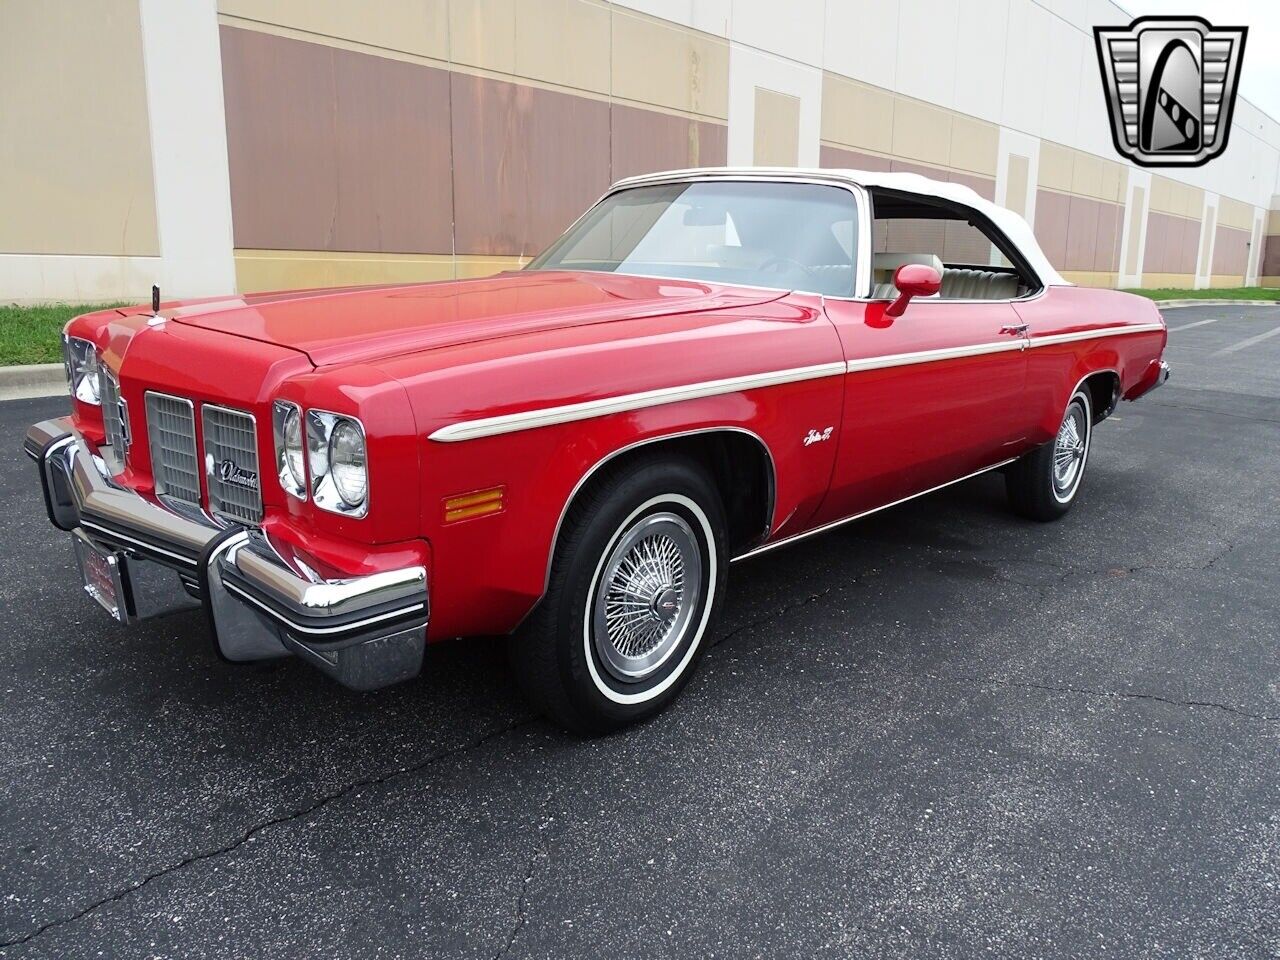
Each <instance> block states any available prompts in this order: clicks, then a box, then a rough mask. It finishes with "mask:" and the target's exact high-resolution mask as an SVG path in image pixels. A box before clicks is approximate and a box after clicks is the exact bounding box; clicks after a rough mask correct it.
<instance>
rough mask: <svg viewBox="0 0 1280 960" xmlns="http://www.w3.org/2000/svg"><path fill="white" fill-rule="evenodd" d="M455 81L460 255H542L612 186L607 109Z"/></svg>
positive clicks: (485, 82) (486, 82)
mask: <svg viewBox="0 0 1280 960" xmlns="http://www.w3.org/2000/svg"><path fill="white" fill-rule="evenodd" d="M450 79H451V82H452V100H451V102H452V119H453V146H454V152H455V155H456V157H457V158H458V162H457V164H456V167H455V176H454V202H455V203H456V205H457V227H456V231H457V233H456V241H457V250H458V252H459V253H478V254H506V255H529V254H536V253H538V252H540V251H541V250H542V249H543V248H544V247H546V246H547V245H548V244H549V243H550V242H551V241H552V240H554V239H555V238H556V237H557V236H558V235H559V234H560V233H561V231H563V230H564V228H565V227H567V226H568V225H569V224H570V223H572V222H573V221H574V220H575V219H576V218H577V217H578V215H579V214H581V213H582V211H584V210H585V209H586V208H587V206H588V205H589V204H590V203H591V202H592V201H594V200H595V199H596V198H597V197H599V196H600V194H601V193H603V192H604V190H605V188H606V187H607V186H608V185H609V152H610V150H609V104H607V103H605V102H603V101H599V100H594V99H589V98H587V97H578V96H572V95H569V94H563V93H555V92H552V91H549V90H543V89H538V88H534V87H525V86H517V85H516V84H513V83H507V82H505V81H501V80H490V79H487V78H484V77H473V76H468V75H466V74H461V73H455V74H452V75H451V77H450Z"/></svg>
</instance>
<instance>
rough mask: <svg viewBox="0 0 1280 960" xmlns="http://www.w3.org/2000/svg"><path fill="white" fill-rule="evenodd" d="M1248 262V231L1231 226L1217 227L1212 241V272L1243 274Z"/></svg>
mask: <svg viewBox="0 0 1280 960" xmlns="http://www.w3.org/2000/svg"><path fill="white" fill-rule="evenodd" d="M1248 264H1249V233H1248V231H1245V230H1236V229H1235V228H1233V227H1223V226H1219V227H1218V235H1217V236H1216V237H1215V238H1214V241H1213V271H1212V272H1213V273H1215V274H1239V275H1240V276H1244V274H1245V270H1246V269H1247V267H1248Z"/></svg>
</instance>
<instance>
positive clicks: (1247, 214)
mask: <svg viewBox="0 0 1280 960" xmlns="http://www.w3.org/2000/svg"><path fill="white" fill-rule="evenodd" d="M1218 223H1220V224H1221V225H1222V226H1224V227H1234V228H1235V229H1237V230H1249V231H1251V230H1252V229H1253V207H1251V206H1249V204H1247V203H1241V202H1240V201H1239V200H1232V199H1231V198H1230V197H1223V198H1222V199H1221V200H1220V201H1219V203H1218Z"/></svg>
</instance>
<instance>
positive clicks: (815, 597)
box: [707, 579, 857, 650]
mask: <svg viewBox="0 0 1280 960" xmlns="http://www.w3.org/2000/svg"><path fill="white" fill-rule="evenodd" d="M856 582H857V580H856V579H854V580H850V581H849V583H856ZM845 586H847V584H841V585H840V587H841V588H842V589H843V588H844V587H845ZM835 589H836V588H835V587H827V589H825V590H820V591H818V592H817V593H811V594H809V595H808V596H807V597H805V598H804V599H803V600H797V601H796V602H795V603H790V604H787V606H785V607H783V608H782V609H780V610H777V611H775V612H774V613H771V614H769V615H768V616H767V617H757V618H756V619H755V620H748V621H747V622H746V623H740V624H738V626H736V627H734V628H733V629H732V630H730V631H729V632H728V633H726V634H724V635H722V636H721V637H720V639H719V640H716V641H715V642H714V643H713V644H711V646H710V647H708V648H707V649H708V650H714V649H715V648H716V647H718V646H720V644H722V643H724V642H725V641H726V640H729V639H731V638H732V637H736V636H737V635H738V634H740V633H743V632H744V631H747V630H752V629H754V628H756V627H763V626H766V625H768V624H770V623H773V622H774V621H776V620H781V619H782V618H783V617H785V616H787V614H789V613H791V612H792V611H794V610H799V609H800V608H801V607H807V606H808V605H809V604H811V603H816V602H818V601H819V600H822V599H823V598H825V597H827V596H828V595H830V594H831V592H832V591H833V590H835Z"/></svg>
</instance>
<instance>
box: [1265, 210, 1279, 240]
mask: <svg viewBox="0 0 1280 960" xmlns="http://www.w3.org/2000/svg"><path fill="white" fill-rule="evenodd" d="M1267 235H1268V236H1272V237H1278V236H1280V210H1272V211H1270V212H1268V213H1267Z"/></svg>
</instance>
